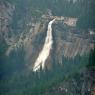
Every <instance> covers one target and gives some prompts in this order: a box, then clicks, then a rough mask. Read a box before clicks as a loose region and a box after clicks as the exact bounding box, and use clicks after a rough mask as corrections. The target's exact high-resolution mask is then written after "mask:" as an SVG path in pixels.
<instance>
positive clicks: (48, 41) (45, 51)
mask: <svg viewBox="0 0 95 95" xmlns="http://www.w3.org/2000/svg"><path fill="white" fill-rule="evenodd" d="M54 21H55V19H53V20H52V21H50V22H49V24H48V29H47V35H46V38H45V43H44V46H43V48H42V50H41V52H40V53H39V56H38V58H37V59H36V61H35V63H34V66H33V71H37V70H39V69H40V68H41V67H42V69H44V67H45V62H46V59H47V58H48V56H49V54H50V50H51V49H52V44H53V37H52V24H53V22H54Z"/></svg>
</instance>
